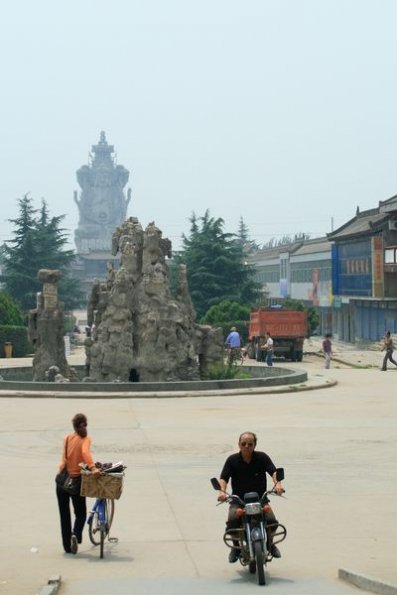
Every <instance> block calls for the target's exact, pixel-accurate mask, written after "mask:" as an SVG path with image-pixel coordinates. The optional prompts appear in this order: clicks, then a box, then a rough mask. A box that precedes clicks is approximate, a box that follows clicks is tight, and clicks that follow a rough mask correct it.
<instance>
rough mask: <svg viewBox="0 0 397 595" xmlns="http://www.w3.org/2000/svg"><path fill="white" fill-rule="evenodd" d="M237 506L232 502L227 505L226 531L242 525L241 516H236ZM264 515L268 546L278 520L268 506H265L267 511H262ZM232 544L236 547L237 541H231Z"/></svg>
mask: <svg viewBox="0 0 397 595" xmlns="http://www.w3.org/2000/svg"><path fill="white" fill-rule="evenodd" d="M237 508H239V507H238V506H237V505H234V504H231V505H230V507H229V514H228V518H227V521H226V531H228V530H229V529H239V528H240V527H241V526H242V522H241V517H238V516H237V514H236V510H237ZM264 517H265V528H266V533H267V541H268V547H270V545H271V544H272V541H273V533H274V532H275V531H276V529H277V527H278V521H277V519H276V517H275V515H274V512H273V510H272V509H271V507H270V506H268V507H267V511H266V512H265V513H264ZM269 525H270V526H269ZM233 545H234V546H236V547H238V545H239V542H238V541H233Z"/></svg>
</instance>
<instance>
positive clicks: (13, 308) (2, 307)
mask: <svg viewBox="0 0 397 595" xmlns="http://www.w3.org/2000/svg"><path fill="white" fill-rule="evenodd" d="M0 325H6V326H25V320H24V317H23V314H22V312H21V310H20V309H19V308H18V306H17V305H16V303H15V302H14V301H13V300H12V298H10V296H9V295H7V294H6V293H4V291H0Z"/></svg>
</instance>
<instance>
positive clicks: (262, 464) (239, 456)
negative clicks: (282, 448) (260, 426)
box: [218, 432, 284, 563]
mask: <svg viewBox="0 0 397 595" xmlns="http://www.w3.org/2000/svg"><path fill="white" fill-rule="evenodd" d="M256 442H257V438H256V435H255V434H254V433H253V432H244V433H243V434H241V436H240V438H239V441H238V446H239V452H238V453H236V454H233V455H230V456H229V457H228V458H227V459H226V461H225V464H224V466H223V469H222V472H221V476H220V480H219V483H220V484H221V488H222V491H221V492H219V496H218V500H219V501H220V502H224V501H225V500H226V499H227V494H226V493H225V492H226V489H227V484H228V482H229V479H231V483H232V493H233V494H236V495H237V496H240V498H243V496H244V494H245V493H247V492H257V493H258V494H259V496H262V494H263V492H265V491H266V489H267V481H266V474H267V473H268V474H269V475H270V477H271V478H272V479H273V483H274V490H275V491H276V493H277V494H279V495H281V494H282V493H283V492H284V488H283V486H282V485H281V482H279V481H277V477H276V467H275V465H274V463H273V461H272V460H271V458H270V457H269V456H268V455H267V454H266V453H264V452H258V451H256V450H255V447H256ZM237 508H238V505H237V504H234V503H232V504H231V505H230V508H229V515H228V520H227V523H226V530H228V529H236V528H238V527H240V525H241V520H240V518H239V517H237V515H236V509H237ZM269 508H270V507H269ZM265 520H266V522H267V523H269V524H270V523H271V524H275V526H277V525H276V524H277V520H276V517H275V516H274V513H273V511H272V510H271V509H270V510H269V512H266V513H265ZM274 530H275V529H273V533H274ZM268 540H269V544H270V553H271V554H272V556H273V557H274V558H280V557H281V553H280V550H279V549H278V547H277V546H276V545H275V544H274V543H271V540H272V535H271V532H270V531H268ZM236 545H237V544H236ZM238 557H239V549H238V548H232V549H231V551H230V554H229V562H230V563H233V562H237V560H238Z"/></svg>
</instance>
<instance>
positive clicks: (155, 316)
mask: <svg viewBox="0 0 397 595" xmlns="http://www.w3.org/2000/svg"><path fill="white" fill-rule="evenodd" d="M112 251H113V254H114V255H116V254H117V253H118V252H119V253H120V255H121V256H120V268H119V270H117V271H114V270H113V268H112V267H109V269H108V279H107V281H106V282H99V281H97V282H96V283H95V285H94V287H93V290H92V293H91V299H90V302H89V305H88V312H87V315H88V324H89V325H90V326H91V325H93V328H94V332H93V333H92V336H91V337H90V338H88V339H86V342H85V343H86V354H87V371H88V372H89V378H90V379H91V380H94V381H109V382H111V381H122V382H128V381H137V380H139V381H141V382H156V381H159V382H163V381H177V380H197V379H199V377H200V373H201V372H202V371H204V370H205V369H206V367H207V366H208V364H210V363H212V362H215V361H219V360H222V357H223V337H222V331H221V329H212V328H211V327H206V326H202V325H199V324H196V323H195V321H194V319H195V313H194V308H193V305H192V302H191V299H190V295H189V290H188V285H187V279H186V267H185V266H181V267H180V269H179V282H178V288H177V291H176V295H175V297H173V296H172V295H171V292H170V287H169V285H170V283H169V271H168V266H167V263H166V256H171V242H170V241H169V240H168V239H166V238H163V237H162V232H161V231H160V229H158V227H156V225H155V224H154V222H153V223H150V224H149V225H148V226H147V228H146V229H145V230H143V229H142V226H141V225H140V223H139V221H138V219H136V218H135V217H130V218H129V219H127V220H126V221H125V222H124V223H123V225H121V226H120V227H118V228H117V229H116V231H115V232H114V233H113V237H112Z"/></svg>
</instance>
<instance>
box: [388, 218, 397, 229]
mask: <svg viewBox="0 0 397 595" xmlns="http://www.w3.org/2000/svg"><path fill="white" fill-rule="evenodd" d="M389 229H392V230H393V231H397V221H395V220H393V219H389Z"/></svg>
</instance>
